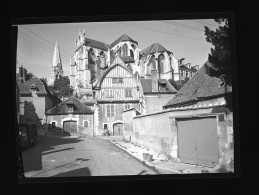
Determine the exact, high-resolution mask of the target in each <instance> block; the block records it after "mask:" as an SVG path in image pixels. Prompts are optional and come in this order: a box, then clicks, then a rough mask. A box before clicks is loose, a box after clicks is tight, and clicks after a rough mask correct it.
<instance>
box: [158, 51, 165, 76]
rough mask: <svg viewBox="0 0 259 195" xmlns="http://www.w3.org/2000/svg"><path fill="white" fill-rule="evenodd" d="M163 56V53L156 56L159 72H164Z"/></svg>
mask: <svg viewBox="0 0 259 195" xmlns="http://www.w3.org/2000/svg"><path fill="white" fill-rule="evenodd" d="M164 66H165V56H164V54H160V55H159V56H158V70H159V73H160V74H163V73H164V69H165V67H164Z"/></svg>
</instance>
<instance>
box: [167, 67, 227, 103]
mask: <svg viewBox="0 0 259 195" xmlns="http://www.w3.org/2000/svg"><path fill="white" fill-rule="evenodd" d="M207 63H208V62H206V63H205V64H204V65H203V66H202V67H201V68H200V69H199V70H198V72H197V73H196V74H195V75H194V76H193V77H192V78H191V79H190V80H189V81H188V82H187V83H186V84H185V85H184V86H183V87H182V88H181V89H180V90H179V91H178V92H177V94H176V95H175V96H174V97H173V98H172V99H171V100H170V101H169V102H168V103H167V104H166V105H165V106H164V107H169V106H170V107H173V106H177V105H179V104H185V103H188V102H190V101H195V100H199V99H203V98H209V97H213V96H218V95H224V94H225V93H227V92H231V91H232V88H231V87H230V86H220V85H219V83H220V79H219V78H216V77H211V76H209V75H208V74H207V73H206V67H205V65H206V64H207ZM208 64H209V63H208Z"/></svg>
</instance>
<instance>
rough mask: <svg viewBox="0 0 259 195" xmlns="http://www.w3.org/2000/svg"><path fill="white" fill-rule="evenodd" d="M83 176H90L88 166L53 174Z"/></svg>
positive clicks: (58, 175)
mask: <svg viewBox="0 0 259 195" xmlns="http://www.w3.org/2000/svg"><path fill="white" fill-rule="evenodd" d="M85 176H91V172H90V170H89V168H88V167H84V168H80V169H75V170H72V171H68V172H65V173H59V174H57V175H54V176H53V177H85Z"/></svg>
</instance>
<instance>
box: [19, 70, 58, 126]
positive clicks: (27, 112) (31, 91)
mask: <svg viewBox="0 0 259 195" xmlns="http://www.w3.org/2000/svg"><path fill="white" fill-rule="evenodd" d="M20 71H23V68H21V69H20ZM19 74H21V73H19ZM18 86H19V90H20V119H19V122H20V123H21V124H24V123H27V124H36V126H37V128H38V129H40V128H41V127H42V126H43V125H44V123H45V114H44V113H45V111H47V110H48V109H50V108H52V107H53V106H55V105H57V104H58V103H59V102H60V100H59V99H58V98H57V97H56V96H55V95H54V94H53V93H52V92H51V91H50V90H49V89H48V87H47V84H46V83H45V82H44V81H43V80H41V79H39V78H37V77H36V76H32V78H30V79H28V80H25V81H23V82H22V83H20V84H18Z"/></svg>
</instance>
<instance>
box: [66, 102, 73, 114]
mask: <svg viewBox="0 0 259 195" xmlns="http://www.w3.org/2000/svg"><path fill="white" fill-rule="evenodd" d="M73 108H74V106H73V104H68V105H67V112H68V113H71V112H73Z"/></svg>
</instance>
